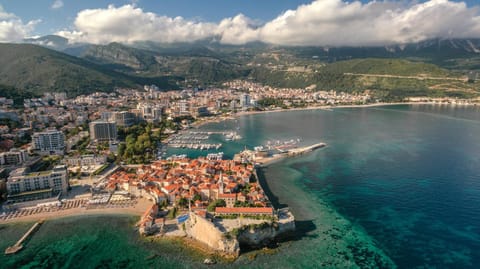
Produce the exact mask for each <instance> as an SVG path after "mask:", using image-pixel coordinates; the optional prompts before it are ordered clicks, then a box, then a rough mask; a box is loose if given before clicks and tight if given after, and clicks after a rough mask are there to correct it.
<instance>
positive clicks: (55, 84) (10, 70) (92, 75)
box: [0, 44, 136, 96]
mask: <svg viewBox="0 0 480 269" xmlns="http://www.w3.org/2000/svg"><path fill="white" fill-rule="evenodd" d="M0 54H1V55H2V57H1V58H0V84H4V85H8V86H12V87H14V88H17V89H21V90H27V91H31V92H33V93H43V92H46V91H64V92H67V93H68V94H69V95H71V96H75V95H78V94H82V93H88V92H93V91H98V90H100V91H111V90H113V88H114V87H127V86H129V87H135V86H136V84H135V82H134V81H132V80H129V79H127V78H125V77H123V76H119V75H118V74H116V73H114V72H112V71H108V70H102V69H101V68H100V67H98V66H96V65H94V64H92V63H89V62H87V61H85V60H82V59H79V58H76V57H72V56H69V55H66V54H63V53H60V52H57V51H53V50H50V49H46V48H43V47H39V46H35V45H28V44H0Z"/></svg>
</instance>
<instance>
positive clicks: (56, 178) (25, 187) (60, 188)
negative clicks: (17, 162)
mask: <svg viewBox="0 0 480 269" xmlns="http://www.w3.org/2000/svg"><path fill="white" fill-rule="evenodd" d="M68 188H69V181H68V173H67V168H66V166H64V165H59V166H55V167H54V168H53V169H52V170H50V171H43V172H31V173H30V172H28V169H27V168H26V167H22V168H18V169H16V170H14V171H12V172H11V173H10V176H9V177H8V180H7V193H8V196H7V199H8V200H10V201H15V202H23V201H30V200H36V199H46V198H50V197H52V196H56V195H59V194H61V195H66V194H67V191H68Z"/></svg>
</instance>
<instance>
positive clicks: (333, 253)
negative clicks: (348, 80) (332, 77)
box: [0, 105, 480, 268]
mask: <svg viewBox="0 0 480 269" xmlns="http://www.w3.org/2000/svg"><path fill="white" fill-rule="evenodd" d="M237 127H240V129H239V132H240V134H241V135H242V136H243V139H241V140H238V141H234V142H230V143H228V144H226V145H225V147H224V148H222V149H221V150H222V151H224V152H225V154H226V156H227V157H231V156H233V154H234V153H236V152H238V151H240V150H241V149H243V148H244V147H245V146H247V147H253V146H257V145H260V144H265V143H266V141H268V140H277V139H280V140H286V139H287V140H288V139H292V138H301V139H302V142H301V143H302V144H305V145H306V144H311V143H316V142H319V141H322V142H326V143H327V144H328V146H327V147H326V148H323V149H319V150H316V151H315V152H312V153H309V154H306V155H303V156H300V157H295V158H291V159H287V160H284V161H281V162H278V163H275V164H273V165H271V166H269V167H267V168H264V169H262V170H261V171H259V173H260V174H261V178H262V179H263V180H264V183H265V182H266V191H267V192H270V195H271V198H272V199H271V200H272V202H273V203H274V204H275V205H276V206H288V207H290V208H291V210H292V211H293V213H294V214H295V216H296V218H297V227H298V232H297V234H296V235H295V236H294V237H293V238H292V240H291V241H288V242H285V243H282V244H281V245H280V247H279V248H277V249H276V250H275V251H274V253H273V254H266V253H264V252H262V251H256V252H249V253H246V254H244V255H242V256H241V257H240V258H239V259H238V260H237V261H236V262H234V263H233V264H230V265H229V267H238V268H247V267H248V268H319V267H324V268H335V267H336V268H356V267H361V268H378V267H384V268H390V267H394V265H392V264H391V263H390V260H389V258H391V259H392V260H393V262H394V263H395V264H396V265H397V266H398V267H399V268H476V265H478V264H480V252H479V251H478V249H480V230H479V229H480V208H479V207H478V204H479V202H480V173H479V168H480V143H479V142H480V110H479V108H477V107H458V106H457V107H452V106H422V105H414V106H407V105H405V106H389V107H371V108H342V109H334V110H333V111H325V110H309V111H291V112H282V113H268V114H258V115H249V116H243V117H241V118H239V119H238V120H236V121H229V122H226V123H217V124H209V125H206V126H204V127H202V129H203V130H221V129H225V128H227V129H236V128H237ZM212 140H213V141H222V138H221V137H220V136H216V137H213V139H212ZM170 152H178V153H180V152H187V153H190V154H191V156H194V155H201V154H203V155H204V154H205V152H201V151H196V152H194V151H182V150H171V151H170ZM133 222H134V220H133V219H132V218H129V217H88V218H66V219H62V220H57V221H49V222H47V223H46V224H45V226H44V227H42V228H41V229H40V231H39V232H38V233H37V234H36V235H35V236H34V237H33V238H32V240H31V241H30V242H29V243H28V244H27V248H26V249H25V250H23V251H22V252H20V254H18V255H17V256H14V257H6V256H1V257H0V267H2V268H19V267H22V266H23V268H67V267H69V268H70V267H73V268H116V267H119V266H121V267H125V268H129V267H130V268H192V267H201V266H202V264H201V261H202V260H203V258H204V256H202V254H199V253H197V252H195V251H192V250H189V249H188V248H184V247H182V246H181V244H178V243H172V242H160V243H158V242H155V243H152V242H148V241H146V240H144V239H140V238H139V237H138V236H137V235H136V233H135V232H134V231H133V227H132V224H133ZM27 229H28V225H26V224H17V225H15V226H7V227H6V228H5V226H0V239H1V240H0V247H1V250H3V249H4V247H5V246H6V245H9V244H11V243H13V242H14V241H15V240H17V239H18V238H19V237H20V234H21V233H22V232H24V231H25V230H27ZM254 256H255V259H253V257H254ZM66 265H68V266H67V267H66ZM214 267H218V268H223V267H225V264H223V263H221V264H217V265H216V266H214Z"/></svg>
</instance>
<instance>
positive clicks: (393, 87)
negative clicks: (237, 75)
mask: <svg viewBox="0 0 480 269" xmlns="http://www.w3.org/2000/svg"><path fill="white" fill-rule="evenodd" d="M312 66H313V65H312ZM251 77H252V78H253V79H254V80H256V81H258V82H262V83H265V84H267V85H271V86H276V87H294V88H304V87H308V86H311V85H316V89H317V90H337V91H344V92H363V91H365V90H369V91H371V92H372V93H373V94H374V95H376V96H379V97H382V98H384V99H385V98H387V99H390V100H399V99H402V98H404V97H407V96H432V97H442V96H451V97H474V96H478V95H479V93H480V85H479V84H478V83H467V82H466V81H465V80H462V79H463V78H462V76H461V75H459V74H458V73H455V72H452V71H449V70H446V69H442V68H440V67H438V66H436V65H433V64H427V63H423V62H413V61H407V60H402V59H355V60H348V61H339V62H335V63H331V64H324V65H317V66H313V67H312V68H307V69H304V70H303V71H301V72H298V71H291V67H290V69H288V68H284V69H282V70H279V69H272V68H265V67H261V68H256V69H255V70H254V72H252V73H251Z"/></svg>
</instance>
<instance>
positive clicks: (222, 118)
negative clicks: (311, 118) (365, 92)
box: [192, 101, 479, 128]
mask: <svg viewBox="0 0 480 269" xmlns="http://www.w3.org/2000/svg"><path fill="white" fill-rule="evenodd" d="M396 105H449V106H450V105H453V106H477V105H479V104H478V103H468V104H448V103H445V104H444V103H438V102H433V101H432V102H413V101H409V102H389V103H371V104H362V105H322V106H307V107H297V108H287V109H275V110H263V111H240V112H237V113H235V114H231V115H227V116H225V115H221V116H213V118H211V119H206V120H204V121H201V122H194V123H193V124H192V127H194V128H199V127H201V126H203V125H205V124H209V123H218V122H223V121H226V120H233V119H237V118H239V117H241V116H246V115H255V114H266V113H278V112H288V111H304V110H319V109H320V110H332V109H335V108H362V107H378V106H396Z"/></svg>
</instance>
